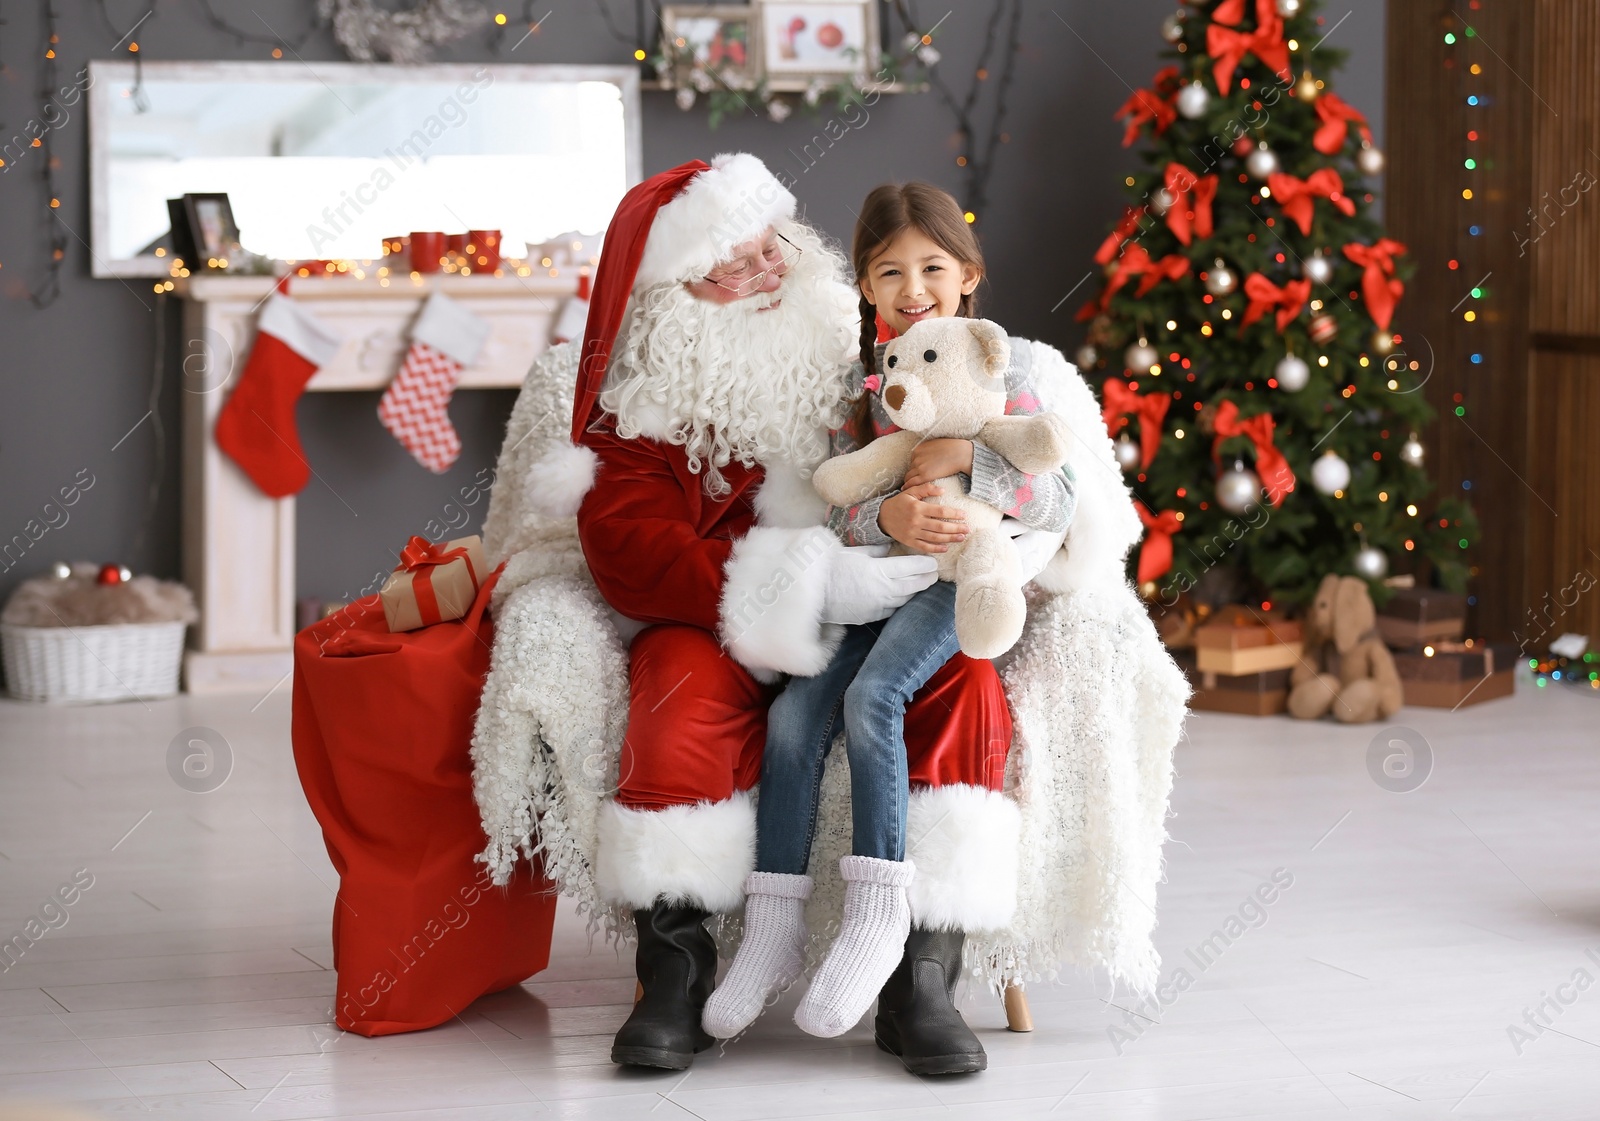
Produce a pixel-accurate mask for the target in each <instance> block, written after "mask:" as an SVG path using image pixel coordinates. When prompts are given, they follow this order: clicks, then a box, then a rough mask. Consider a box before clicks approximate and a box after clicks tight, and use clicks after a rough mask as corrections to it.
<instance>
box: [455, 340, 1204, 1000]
mask: <svg viewBox="0 0 1600 1121" xmlns="http://www.w3.org/2000/svg"><path fill="white" fill-rule="evenodd" d="M1031 349H1032V360H1033V364H1034V376H1035V383H1036V385H1038V387H1039V389H1040V395H1041V397H1042V398H1043V400H1044V403H1045V405H1046V407H1048V408H1051V409H1053V410H1055V411H1056V412H1058V413H1060V414H1061V415H1062V416H1064V417H1065V418H1066V419H1067V421H1068V423H1069V424H1070V425H1071V427H1072V428H1073V430H1074V432H1075V434H1076V435H1077V437H1078V439H1077V444H1078V447H1077V450H1076V451H1075V452H1074V454H1073V459H1072V464H1073V468H1074V471H1075V473H1076V476H1077V480H1078V510H1077V513H1076V515H1075V517H1074V522H1073V526H1072V529H1071V530H1069V532H1068V535H1067V547H1066V550H1065V551H1064V552H1063V553H1062V554H1061V555H1059V556H1058V558H1057V559H1056V560H1055V561H1053V562H1052V563H1051V566H1050V568H1049V569H1047V570H1046V572H1045V574H1044V575H1042V576H1041V577H1040V580H1039V583H1040V585H1041V587H1043V588H1044V589H1046V590H1043V591H1038V592H1036V593H1034V594H1033V595H1032V598H1031V606H1030V609H1029V618H1028V625H1027V628H1026V630H1025V631H1024V633H1023V636H1022V639H1021V641H1020V642H1018V644H1017V646H1016V647H1015V648H1014V650H1013V651H1012V653H1011V654H1010V655H1009V656H1008V658H1007V660H1006V661H1005V662H1004V663H1003V664H1002V665H1001V667H1000V669H1001V676H1002V679H1003V681H1004V683H1005V688H1006V695H1007V699H1008V701H1009V703H1010V707H1011V712H1012V716H1013V719H1014V724H1015V740H1014V742H1013V745H1012V750H1011V755H1010V759H1009V762H1008V766H1007V773H1006V792H1007V794H1008V795H1010V796H1011V797H1012V798H1014V799H1015V800H1016V802H1017V805H1018V807H1019V809H1020V811H1021V819H1022V833H1021V853H1020V861H1019V864H1020V875H1019V884H1018V906H1017V911H1016V917H1015V919H1014V921H1013V923H1012V925H1011V926H1010V928H1009V929H1006V930H1002V931H999V932H991V933H986V934H979V935H974V936H971V937H969V938H968V941H967V961H968V964H969V965H970V966H971V967H972V968H973V969H974V971H975V972H976V973H977V974H978V975H979V976H981V977H982V978H983V979H985V980H986V981H988V982H990V983H992V984H995V985H1003V984H1005V983H1007V982H1013V981H1015V982H1026V981H1030V980H1048V979H1052V978H1054V977H1055V976H1056V975H1057V971H1058V969H1059V967H1060V966H1061V965H1063V964H1074V965H1082V966H1093V967H1099V968H1102V969H1104V970H1105V971H1106V972H1107V973H1108V974H1109V975H1110V977H1111V978H1112V979H1113V980H1114V981H1120V982H1123V983H1126V984H1128V985H1129V986H1131V987H1132V988H1134V989H1136V990H1139V991H1149V990H1150V989H1151V988H1153V986H1154V984H1155V981H1156V977H1157V972H1158V968H1159V965H1160V962H1159V959H1158V957H1157V955H1156V952H1155V947H1154V945H1153V943H1152V941H1151V933H1152V931H1153V929H1154V927H1155V921H1156V888H1157V884H1158V883H1159V882H1160V880H1161V876H1162V863H1161V847H1162V843H1163V842H1164V841H1165V839H1166V828H1165V819H1166V815H1167V800H1168V795H1169V793H1170V790H1171V786H1172V753H1173V748H1174V746H1175V745H1176V743H1177V741H1178V737H1179V735H1180V732H1181V728H1182V723H1183V718H1184V711H1185V708H1184V706H1185V701H1186V699H1187V696H1188V685H1187V683H1186V681H1185V680H1184V677H1183V674H1182V672H1181V671H1180V670H1179V669H1178V667H1177V666H1176V665H1175V664H1174V663H1173V661H1172V659H1171V658H1170V657H1169V656H1168V655H1167V653H1166V650H1165V649H1164V648H1163V647H1162V645H1161V643H1160V640H1159V639H1158V638H1157V637H1156V633H1155V629H1154V627H1153V626H1152V625H1151V623H1150V621H1149V619H1148V617H1147V616H1146V614H1145V611H1144V609H1143V607H1142V605H1141V604H1140V603H1139V601H1138V598H1137V596H1136V595H1135V594H1134V592H1133V590H1132V589H1131V588H1130V587H1129V586H1128V584H1127V581H1126V578H1125V576H1124V573H1123V567H1122V566H1123V558H1124V557H1125V556H1126V553H1127V550H1128V549H1129V548H1130V547H1131V546H1132V544H1133V543H1134V542H1135V541H1136V540H1137V539H1138V536H1139V532H1140V526H1139V521H1138V518H1137V516H1136V515H1135V513H1134V510H1133V507H1132V502H1131V498H1130V496H1129V494H1128V491H1127V488H1126V486H1125V484H1124V483H1123V481H1122V474H1121V471H1120V470H1119V469H1118V468H1117V466H1116V462H1115V459H1114V458H1113V454H1112V447H1111V440H1110V438H1109V437H1108V436H1107V435H1106V431H1105V426H1104V424H1103V423H1102V421H1101V419H1100V410H1099V406H1098V404H1097V403H1096V401H1095V399H1094V395H1093V393H1092V392H1090V390H1089V388H1088V386H1087V385H1086V384H1085V383H1084V382H1083V379H1082V378H1081V377H1079V376H1078V374H1077V371H1076V370H1075V369H1074V368H1073V367H1072V366H1071V365H1070V364H1068V363H1067V362H1066V361H1065V359H1063V358H1062V357H1061V355H1060V354H1059V353H1058V352H1057V351H1055V350H1054V349H1053V348H1051V347H1048V346H1045V345H1043V344H1040V343H1034V344H1032V348H1031ZM576 358H577V353H576V348H575V347H571V346H561V347H556V348H554V349H552V350H551V351H550V352H549V353H547V354H546V355H545V356H544V357H542V358H541V359H540V360H539V361H538V362H537V363H536V364H535V365H534V367H533V369H532V370H531V371H530V372H529V374H528V378H527V381H526V382H525V383H524V385H523V389H522V394H521V396H520V397H519V398H518V400H517V404H516V408H515V410H514V412H513V414H512V417H511V422H510V425H509V428H508V431H507V434H506V442H505V445H504V447H503V448H502V450H501V454H500V461H499V464H498V476H497V480H496V483H495V489H494V497H493V500H492V501H491V503H490V507H489V514H488V517H487V519H486V521H485V524H484V546H485V551H486V553H487V554H488V557H489V561H490V563H491V564H497V563H499V562H500V561H501V560H506V561H507V562H508V563H507V566H506V571H505V573H504V575H503V576H502V577H501V580H500V583H499V585H498V586H497V587H496V589H495V599H494V608H493V610H494V619H495V627H496V631H495V641H494V652H493V659H492V663H491V668H490V672H489V677H488V681H487V683H486V686H485V689H484V693H483V703H482V707H481V708H480V710H479V713H478V722H477V729H476V732H475V734H474V736H473V747H472V750H473V761H474V764H475V783H476V791H477V798H478V805H479V808H480V810H481V812H482V814H483V827H484V830H485V832H486V833H487V834H488V837H489V844H488V847H487V849H486V850H485V851H484V854H483V857H482V859H483V860H484V861H485V863H486V864H487V865H488V867H489V869H490V871H491V872H492V874H493V875H494V877H495V879H496V880H497V881H498V882H503V881H504V880H505V879H506V877H508V876H509V875H510V873H511V870H512V867H513V866H514V864H515V862H516V861H517V860H518V859H519V857H523V856H526V857H529V858H533V857H535V856H537V857H539V858H541V859H542V860H543V862H544V868H545V871H546V873H547V874H548V875H549V876H550V877H551V878H552V879H553V880H554V881H555V882H556V883H557V884H558V885H559V886H560V889H561V890H562V891H563V892H564V893H566V894H569V895H572V896H574V897H576V899H577V900H578V902H579V906H580V909H582V910H583V911H585V912H586V913H588V914H589V916H590V921H591V929H597V928H603V929H604V930H605V931H606V932H607V934H608V935H610V934H626V933H628V930H629V926H630V920H629V917H628V916H627V915H626V914H624V913H622V912H621V911H618V910H616V909H614V908H610V907H607V906H606V905H604V904H602V903H601V902H600V900H599V897H598V895H597V893H596V889H595V880H594V874H593V868H594V855H595V849H596V837H597V832H598V824H599V815H600V809H601V806H602V804H603V801H604V799H605V798H606V797H607V796H609V795H610V794H611V793H613V792H614V790H615V784H616V781H617V764H618V757H619V752H620V748H621V744H622V737H623V732H624V731H625V724H626V720H627V707H628V658H627V649H626V646H625V645H624V641H623V637H622V635H623V634H624V633H627V631H626V629H619V626H618V619H619V617H618V616H616V615H615V613H614V612H612V611H611V610H610V608H608V607H607V605H606V604H605V602H604V601H603V600H602V599H601V598H600V595H599V593H598V591H596V589H595V587H594V584H593V583H592V581H591V580H590V579H589V576H588V570H587V567H586V566H585V564H584V561H583V556H582V553H581V551H580V549H579V547H578V542H577V536H576V527H575V523H574V522H573V520H572V519H571V518H567V519H561V520H557V519H552V518H549V517H546V516H543V515H541V514H540V513H539V512H538V511H537V509H536V505H537V504H536V503H534V502H531V501H530V500H529V493H530V490H531V489H533V488H538V487H540V485H541V480H540V479H537V478H533V477H531V476H532V472H533V465H534V464H535V463H537V462H538V461H539V460H540V459H541V458H542V457H543V456H544V455H545V453H546V452H548V451H549V450H550V449H551V448H552V447H553V446H555V445H556V444H558V443H560V442H564V441H565V440H566V439H567V436H568V432H569V430H570V424H569V418H570V411H571V401H572V388H573V379H574V376H575V373H576ZM849 841H850V811H849V776H848V768H847V764H846V760H845V753H844V751H843V749H842V748H840V749H838V750H835V751H834V752H833V753H832V754H831V755H830V757H829V763H828V771H827V775H826V777H825V779H824V787H823V811H822V815H821V820H820V821H819V824H818V838H817V844H816V846H815V848H814V852H813V857H812V871H813V873H814V874H816V876H817V888H816V891H815V892H814V893H813V896H812V901H811V903H810V905H809V908H808V915H807V922H808V925H809V926H810V929H811V930H813V931H815V932H817V933H816V935H815V936H814V945H813V947H812V954H813V955H816V954H818V953H820V951H821V949H822V948H823V947H822V944H823V943H824V942H826V940H827V939H828V937H829V936H830V935H831V933H832V931H834V930H836V929H837V921H838V916H839V914H840V911H841V902H842V898H843V887H842V884H840V882H839V879H838V872H837V863H838V859H837V858H838V857H839V856H841V855H843V854H845V853H846V852H848V851H849ZM720 934H721V936H722V941H723V944H724V947H728V946H730V945H731V944H732V943H733V942H734V941H735V940H736V938H737V935H738V916H736V915H735V916H728V917H726V918H725V919H724V921H723V923H722V930H721V931H720Z"/></svg>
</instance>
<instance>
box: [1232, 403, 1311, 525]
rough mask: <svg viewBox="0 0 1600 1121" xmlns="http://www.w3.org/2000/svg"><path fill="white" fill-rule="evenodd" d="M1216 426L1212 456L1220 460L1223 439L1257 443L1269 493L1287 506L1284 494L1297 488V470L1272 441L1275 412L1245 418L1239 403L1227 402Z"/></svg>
mask: <svg viewBox="0 0 1600 1121" xmlns="http://www.w3.org/2000/svg"><path fill="white" fill-rule="evenodd" d="M1212 428H1213V431H1214V432H1215V433H1216V436H1217V438H1216V440H1215V441H1214V442H1213V443H1212V445H1211V458H1212V459H1214V460H1217V461H1218V462H1219V463H1220V462H1221V453H1222V443H1223V441H1224V440H1228V439H1231V438H1232V437H1234V436H1243V437H1245V438H1246V439H1247V440H1249V441H1250V442H1251V443H1252V444H1254V445H1255V448H1256V474H1257V475H1259V476H1260V477H1261V482H1262V485H1263V486H1265V487H1266V488H1267V496H1268V497H1269V498H1271V499H1272V504H1273V505H1274V506H1281V505H1283V499H1284V496H1285V495H1286V494H1288V493H1289V492H1290V491H1292V490H1293V489H1294V472H1293V471H1292V470H1290V469H1289V461H1288V460H1287V459H1285V458H1283V453H1282V452H1281V451H1279V450H1278V449H1277V448H1276V447H1274V446H1273V444H1272V430H1273V428H1274V424H1273V420H1272V414H1271V413H1257V414H1256V415H1255V416H1253V417H1250V418H1248V419H1245V420H1241V419H1240V418H1239V406H1238V405H1236V404H1234V402H1232V401H1224V402H1223V403H1222V404H1220V405H1218V406H1217V415H1216V419H1215V421H1214V422H1213V425H1212Z"/></svg>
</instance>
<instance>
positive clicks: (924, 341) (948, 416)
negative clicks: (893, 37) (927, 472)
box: [812, 318, 1072, 658]
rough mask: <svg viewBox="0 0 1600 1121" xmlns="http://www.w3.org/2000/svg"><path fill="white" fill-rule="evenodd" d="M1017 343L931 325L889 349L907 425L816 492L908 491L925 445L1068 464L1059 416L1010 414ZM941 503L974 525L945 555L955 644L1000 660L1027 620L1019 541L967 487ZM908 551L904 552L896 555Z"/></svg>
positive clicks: (842, 498) (888, 404)
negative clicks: (972, 447) (964, 443)
mask: <svg viewBox="0 0 1600 1121" xmlns="http://www.w3.org/2000/svg"><path fill="white" fill-rule="evenodd" d="M1010 361H1011V343H1010V340H1008V339H1007V338H1006V333H1005V331H1004V330H1003V329H1002V328H1001V327H1000V325H999V324H997V323H992V322H990V321H989V320H987V319H959V318H951V319H926V320H923V321H922V322H920V323H915V324H913V325H912V327H911V329H910V330H909V331H907V332H906V333H905V334H903V335H901V336H900V337H899V338H897V339H895V340H894V341H893V342H891V343H889V345H888V347H887V348H886V349H885V351H884V356H883V369H882V370H881V371H880V372H879V373H880V381H881V385H880V392H881V394H882V398H883V406H884V410H885V411H886V412H887V413H888V414H889V417H890V419H892V420H893V421H894V423H895V424H896V425H897V426H898V427H899V429H900V430H899V431H898V432H891V433H890V434H888V435H886V436H880V437H879V438H878V439H876V440H874V441H873V442H872V443H870V444H868V445H867V446H866V447H864V448H862V449H860V450H859V451H855V452H851V453H850V454H848V455H841V456H837V457H835V458H833V459H830V460H828V461H827V462H826V463H823V464H822V465H821V466H820V467H818V468H817V470H816V473H815V475H813V477H812V484H813V485H814V486H815V487H816V489H817V493H818V494H820V495H821V496H822V497H823V498H824V499H826V500H827V501H828V502H830V503H832V504H833V505H835V506H850V505H853V504H855V503H857V502H864V501H865V500H867V499H869V498H874V497H876V496H877V495H880V494H886V493H888V492H889V491H892V490H894V489H896V488H897V487H899V486H900V484H901V483H902V482H903V481H904V479H905V476H906V468H907V467H908V466H909V464H910V462H911V452H912V449H913V448H915V447H916V446H917V444H919V443H921V442H922V441H923V440H932V439H940V438H955V439H962V440H971V441H973V442H974V443H977V444H982V445H984V446H985V447H988V448H991V449H993V450H994V451H995V452H997V453H998V454H1000V455H1001V456H1003V457H1004V458H1005V459H1006V460H1008V461H1009V462H1010V463H1011V465H1012V466H1013V467H1015V468H1017V470H1019V471H1023V472H1026V473H1027V474H1030V475H1042V474H1045V473H1046V472H1050V471H1055V470H1057V469H1059V468H1060V467H1061V465H1062V464H1064V463H1065V462H1066V461H1067V457H1068V455H1069V454H1070V453H1071V450H1072V438H1071V433H1070V431H1069V430H1068V428H1067V425H1066V423H1065V422H1064V421H1063V420H1061V418H1059V417H1057V416H1056V415H1055V414H1053V413H1039V414H1036V415H1034V416H1006V415H1005V410H1006V369H1007V367H1008V365H1009V364H1010ZM938 485H939V487H940V489H941V490H942V491H943V492H944V493H943V495H941V496H940V497H939V498H937V499H936V500H934V501H937V502H938V503H940V504H941V505H945V506H953V507H955V508H957V509H959V510H961V511H962V512H963V513H964V514H966V517H967V528H968V535H967V538H966V540H965V541H960V542H957V543H955V544H952V545H951V546H950V549H949V551H948V552H945V553H941V554H939V556H938V561H939V579H941V580H953V581H954V582H955V584H956V638H957V639H958V640H959V642H960V644H961V651H962V653H964V654H966V655H967V656H968V657H971V658H997V657H999V656H1000V655H1001V654H1004V653H1005V652H1006V651H1007V650H1009V649H1011V647H1012V645H1013V644H1014V643H1015V642H1016V641H1017V639H1018V638H1019V637H1021V635H1022V625H1023V621H1024V618H1025V616H1026V613H1027V606H1026V604H1025V602H1024V601H1023V596H1022V585H1023V583H1024V580H1023V576H1022V566H1021V562H1020V560H1019V558H1018V555H1017V548H1016V543H1015V542H1013V541H1012V540H1011V538H1010V537H1008V536H1006V534H1005V533H1004V532H1003V531H1002V530H1001V529H1000V519H1001V518H1002V517H1003V516H1004V515H1003V514H1002V513H1001V511H999V510H997V509H995V508H994V507H993V506H990V505H988V504H987V503H984V502H979V501H977V500H976V499H973V498H971V497H969V496H967V494H966V493H965V492H964V490H963V488H962V486H961V481H960V480H959V479H958V478H956V477H954V476H950V477H947V478H943V479H939V480H938ZM893 551H895V552H898V553H902V554H903V553H906V552H909V550H907V549H905V548H904V547H902V546H898V545H897V546H896V547H895V549H894V550H893Z"/></svg>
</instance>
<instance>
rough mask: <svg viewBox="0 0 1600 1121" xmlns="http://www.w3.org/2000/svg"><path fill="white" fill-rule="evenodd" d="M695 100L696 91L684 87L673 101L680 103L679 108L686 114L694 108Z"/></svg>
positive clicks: (674, 95) (673, 96)
mask: <svg viewBox="0 0 1600 1121" xmlns="http://www.w3.org/2000/svg"><path fill="white" fill-rule="evenodd" d="M694 98H695V93H694V90H692V89H690V88H689V87H688V86H684V87H683V88H682V89H680V90H679V91H678V92H677V93H675V94H673V95H672V99H673V100H674V101H676V102H677V103H678V108H679V109H682V110H683V111H684V112H688V111H689V110H690V109H693V108H694Z"/></svg>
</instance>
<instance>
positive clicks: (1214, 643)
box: [1194, 611, 1303, 677]
mask: <svg viewBox="0 0 1600 1121" xmlns="http://www.w3.org/2000/svg"><path fill="white" fill-rule="evenodd" d="M1194 642H1195V665H1196V668H1197V669H1199V670H1200V672H1201V673H1215V674H1225V675H1228V676H1232V677H1238V676H1241V675H1244V674H1257V673H1267V672H1271V671H1273V670H1286V669H1292V668H1293V667H1294V666H1295V665H1296V664H1297V663H1298V662H1299V661H1300V654H1301V650H1302V645H1303V644H1302V643H1301V630H1300V624H1299V623H1298V622H1295V621H1294V620H1292V619H1284V618H1281V617H1278V616H1270V615H1268V616H1262V615H1256V614H1254V613H1252V612H1249V611H1228V612H1220V613H1218V615H1217V617H1216V618H1214V619H1213V620H1212V621H1211V622H1209V623H1207V624H1206V625H1205V626H1203V627H1196V628H1195V632H1194Z"/></svg>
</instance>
